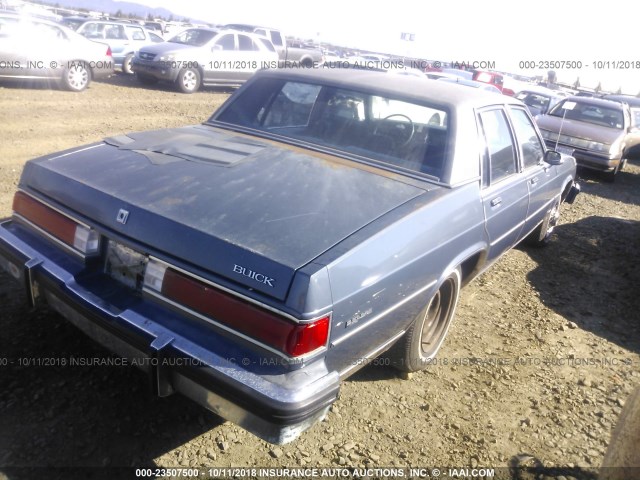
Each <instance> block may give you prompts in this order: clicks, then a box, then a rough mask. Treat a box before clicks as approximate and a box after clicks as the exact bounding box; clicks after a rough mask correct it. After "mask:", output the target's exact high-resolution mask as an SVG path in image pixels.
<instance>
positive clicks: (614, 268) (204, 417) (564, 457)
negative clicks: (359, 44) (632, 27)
mask: <svg viewBox="0 0 640 480" xmlns="http://www.w3.org/2000/svg"><path fill="white" fill-rule="evenodd" d="M226 97H227V93H225V92H220V91H212V90H209V91H205V92H200V93H197V94H194V95H182V94H178V93H175V92H173V91H171V90H169V89H164V88H163V87H157V88H151V89H150V88H140V87H138V86H137V85H136V84H135V82H134V81H133V79H131V78H127V77H123V76H116V77H115V78H113V79H111V80H109V81H108V82H107V83H93V84H92V85H91V87H90V88H89V89H88V90H87V91H86V92H83V93H81V94H74V93H68V92H64V91H60V90H56V89H53V90H49V89H46V88H37V87H31V88H23V86H22V85H9V86H7V85H3V86H0V124H1V125H2V127H0V131H1V132H2V138H1V141H0V216H8V215H9V214H10V210H11V198H12V195H13V192H14V190H15V187H16V185H17V181H18V177H19V175H20V172H21V169H22V166H23V165H24V162H25V161H26V160H28V159H29V158H33V157H35V156H38V155H41V154H45V153H49V152H52V151H56V150H61V149H64V148H68V147H72V146H75V145H79V144H82V143H89V142H92V141H96V140H100V139H102V138H104V137H107V136H113V135H118V134H122V133H126V132H129V131H135V130H146V129H153V128H162V127H173V126H178V125H186V124H193V123H198V122H201V121H203V120H205V119H206V118H207V117H208V116H209V114H210V113H211V112H212V111H213V110H214V109H215V108H216V107H217V106H218V105H220V104H221V102H222V101H224V99H225V98H226ZM580 176H581V177H582V178H581V183H582V186H583V194H582V195H580V196H579V197H578V200H577V202H576V203H575V204H574V205H566V206H564V208H563V211H562V224H561V225H560V226H559V227H558V228H557V230H556V235H555V237H554V238H553V240H552V242H551V244H550V245H549V246H548V247H547V248H545V249H536V250H533V249H525V248H520V247H519V248H516V249H514V250H512V251H511V252H509V253H508V254H507V255H506V256H505V257H504V258H503V259H501V260H500V261H499V262H498V263H497V264H496V265H495V266H494V267H493V268H492V269H491V270H490V271H489V272H487V273H486V274H484V275H483V276H481V277H480V278H478V279H476V280H475V281H474V282H472V283H471V284H470V285H468V286H467V287H466V288H465V289H464V290H463V292H462V294H461V298H460V304H459V308H458V311H457V316H456V319H455V321H454V324H453V326H452V327H451V330H450V333H449V336H448V338H447V341H446V342H445V345H444V346H443V348H442V350H441V352H440V354H439V356H438V358H437V364H434V365H433V366H432V367H431V368H429V369H428V370H426V371H424V372H420V373H417V374H413V375H411V376H410V378H408V379H407V378H404V379H403V378H402V377H401V375H400V374H398V373H397V372H396V371H395V370H393V369H392V368H389V367H386V366H384V363H385V362H384V360H381V361H380V362H378V363H379V365H370V366H368V367H366V368H364V369H362V370H360V371H359V372H358V373H356V374H355V375H354V376H352V377H351V378H349V379H348V380H347V381H345V382H344V384H343V387H342V389H341V394H340V399H339V400H338V401H337V402H336V403H335V405H334V406H333V407H332V409H331V412H330V414H329V415H328V417H327V418H326V420H325V421H323V422H322V423H320V424H317V425H315V426H314V427H313V428H312V429H311V430H309V431H308V432H306V433H305V434H303V435H302V437H301V438H300V439H298V440H297V441H295V442H293V443H291V444H288V445H285V446H273V445H270V444H267V443H265V442H264V441H262V440H259V439H257V438H256V437H254V436H252V435H250V434H248V433H246V432H245V431H243V430H241V429H240V428H238V427H236V426H235V425H233V424H230V423H227V422H224V421H222V420H221V419H220V418H219V417H217V416H215V415H213V414H211V413H209V412H208V411H206V410H204V409H202V408H200V407H199V406H197V405H195V404H193V403H191V402H190V401H189V400H187V399H185V398H182V397H180V396H173V397H169V398H163V399H160V398H154V397H153V396H152V395H151V394H150V393H149V392H148V389H147V383H146V378H145V377H144V376H143V374H141V373H140V372H138V371H137V370H136V369H134V368H131V367H106V366H99V365H86V366H74V367H69V366H66V367H64V366H60V365H58V364H57V363H58V360H56V359H61V358H67V359H68V358H70V357H72V356H73V357H76V358H88V359H91V358H102V359H104V358H108V357H109V355H110V354H109V353H108V352H106V351H105V350H103V349H102V348H101V347H100V346H98V345H96V344H95V343H93V342H92V341H91V340H89V339H88V338H87V337H85V336H84V335H83V334H82V333H80V332H79V331H78V330H76V329H75V328H74V327H73V326H72V325H71V324H69V323H67V322H66V321H65V320H64V319H62V318H61V317H59V316H58V315H56V314H54V313H52V312H50V311H48V310H46V309H43V310H38V311H30V310H29V309H27V308H26V307H25V298H24V295H23V292H22V290H21V288H19V287H18V286H17V285H14V284H13V283H12V282H11V281H10V278H9V277H8V276H7V275H5V274H0V307H1V308H0V479H4V478H9V479H14V478H34V476H35V475H36V474H38V476H40V477H42V478H56V471H50V470H47V469H49V468H52V467H58V468H59V467H70V468H74V469H77V468H78V467H92V468H91V469H89V470H66V471H57V472H58V476H59V477H60V478H74V475H77V476H78V477H83V478H97V476H98V475H99V473H100V472H114V471H115V470H110V469H113V468H115V467H137V468H140V467H149V468H155V467H180V466H183V467H188V466H192V467H193V466H198V467H252V466H259V467H300V466H306V467H329V468H338V467H340V468H342V467H344V468H360V467H362V468H364V467H376V468H377V467H390V468H392V467H410V466H413V467H429V468H430V467H435V466H440V467H448V468H457V469H459V468H468V467H478V468H479V467H494V468H498V469H504V470H499V471H498V473H501V474H503V475H505V476H508V471H507V470H506V468H507V467H509V466H514V465H516V464H520V465H527V466H536V467H537V468H538V473H539V474H540V475H546V477H545V478H556V479H562V478H567V479H570V478H571V477H573V478H595V473H594V471H595V470H594V469H595V468H597V467H598V466H599V465H600V463H601V461H602V459H603V456H604V453H605V450H606V448H607V445H608V442H609V438H610V435H611V431H612V429H613V427H614V425H615V423H616V420H617V418H618V416H619V414H620V412H621V408H622V406H623V405H624V403H625V399H626V398H627V396H628V395H629V393H630V392H631V391H632V389H633V388H634V387H635V386H636V385H638V384H640V335H639V333H640V332H639V330H640V327H639V322H638V319H639V318H640V315H639V314H638V310H639V307H640V300H639V299H640V296H638V294H637V288H638V286H639V285H640V273H639V272H638V269H637V268H636V267H637V262H638V258H639V256H638V253H639V248H640V242H639V240H640V166H639V165H638V164H637V163H632V164H629V165H628V166H627V168H626V170H625V171H624V172H622V173H621V174H620V176H619V179H618V180H617V181H616V183H614V184H609V183H605V182H603V179H602V178H601V177H600V176H598V175H594V174H592V175H589V174H586V173H584V172H581V173H580ZM29 358H38V359H53V361H52V362H51V363H53V365H45V364H43V360H41V364H40V365H36V366H34V365H33V364H31V365H26V364H25V359H29ZM32 363H33V362H32ZM27 467H43V468H42V470H36V471H33V470H28V469H27ZM94 467H97V468H94ZM34 472H36V473H34ZM44 472H47V473H46V475H44V476H43V474H44ZM110 478H120V477H118V476H117V475H115V474H113V475H112V476H111V477H110ZM527 478H534V477H533V476H532V477H527ZM536 478H542V477H536Z"/></svg>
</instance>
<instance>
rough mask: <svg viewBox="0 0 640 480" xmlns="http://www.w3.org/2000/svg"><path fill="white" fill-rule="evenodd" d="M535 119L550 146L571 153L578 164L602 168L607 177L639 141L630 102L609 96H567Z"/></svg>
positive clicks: (632, 153) (612, 175)
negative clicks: (632, 119) (614, 99)
mask: <svg viewBox="0 0 640 480" xmlns="http://www.w3.org/2000/svg"><path fill="white" fill-rule="evenodd" d="M537 123H538V127H539V128H540V131H541V132H542V136H543V137H544V138H545V141H546V143H547V145H548V146H549V147H551V148H554V149H555V150H557V151H559V152H561V153H565V154H568V155H572V156H573V157H575V159H576V161H577V162H578V165H579V166H581V167H585V168H589V169H592V170H598V171H601V172H605V173H606V174H607V177H606V178H607V180H609V181H613V180H614V179H615V176H616V174H617V173H618V172H619V171H621V170H622V169H623V168H624V164H625V163H626V161H627V159H628V158H635V155H636V153H635V152H636V151H637V150H636V149H637V145H640V130H639V129H638V128H637V127H635V126H634V125H633V123H632V121H631V111H630V109H629V106H628V105H627V104H625V103H620V102H614V101H612V100H603V99H600V98H591V97H583V96H580V97H579V96H573V97H568V98H566V99H565V100H563V101H561V102H560V103H558V104H557V105H556V106H555V107H554V108H552V109H551V111H550V112H549V114H547V115H542V116H539V117H538V118H537ZM556 144H557V147H556Z"/></svg>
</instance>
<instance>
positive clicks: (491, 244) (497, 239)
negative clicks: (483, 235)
mask: <svg viewBox="0 0 640 480" xmlns="http://www.w3.org/2000/svg"><path fill="white" fill-rule="evenodd" d="M524 223H525V222H524V220H523V221H521V222H519V223H518V224H516V226H515V227H513V228H512V229H511V230H509V231H507V232H506V233H504V234H502V235H500V236H499V237H498V238H496V239H495V240H494V241H493V242H491V243H490V246H492V247H493V246H494V245H495V244H496V243H500V242H501V241H502V240H503V239H504V238H506V237H508V236H509V235H511V234H512V233H513V232H514V231H516V230H517V229H519V228H522V226H523V225H524Z"/></svg>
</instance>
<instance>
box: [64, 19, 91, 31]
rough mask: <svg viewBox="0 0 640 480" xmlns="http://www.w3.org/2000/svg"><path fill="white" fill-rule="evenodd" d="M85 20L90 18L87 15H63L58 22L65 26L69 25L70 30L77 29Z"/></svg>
mask: <svg viewBox="0 0 640 480" xmlns="http://www.w3.org/2000/svg"><path fill="white" fill-rule="evenodd" d="M87 20H90V18H89V17H78V16H69V17H64V18H63V19H62V20H60V23H61V24H63V25H64V26H65V27H69V28H70V29H71V30H77V29H78V27H79V26H80V25H82V24H83V23H84V22H86V21H87Z"/></svg>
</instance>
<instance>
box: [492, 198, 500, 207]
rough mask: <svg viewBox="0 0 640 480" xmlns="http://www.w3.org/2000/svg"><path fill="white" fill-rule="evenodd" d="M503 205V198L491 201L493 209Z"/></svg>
mask: <svg viewBox="0 0 640 480" xmlns="http://www.w3.org/2000/svg"><path fill="white" fill-rule="evenodd" d="M501 203H502V197H496V198H494V199H493V200H491V206H492V207H497V206H498V205H500V204H501Z"/></svg>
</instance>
